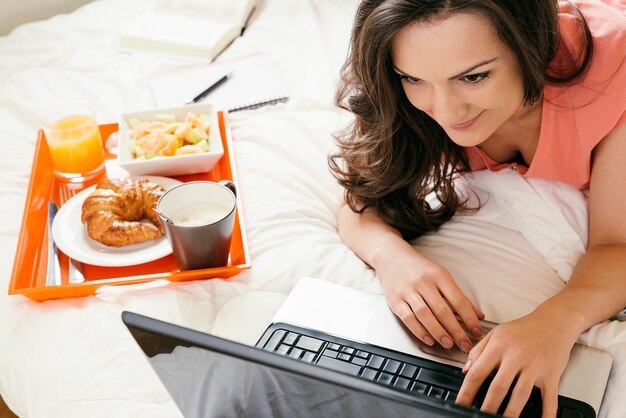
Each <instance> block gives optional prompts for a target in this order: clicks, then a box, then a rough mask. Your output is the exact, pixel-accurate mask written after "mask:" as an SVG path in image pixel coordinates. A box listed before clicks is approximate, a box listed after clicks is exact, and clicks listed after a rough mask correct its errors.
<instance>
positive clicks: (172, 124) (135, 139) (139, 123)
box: [128, 112, 211, 160]
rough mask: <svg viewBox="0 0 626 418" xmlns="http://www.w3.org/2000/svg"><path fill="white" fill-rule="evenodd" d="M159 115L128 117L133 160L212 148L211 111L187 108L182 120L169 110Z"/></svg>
mask: <svg viewBox="0 0 626 418" xmlns="http://www.w3.org/2000/svg"><path fill="white" fill-rule="evenodd" d="M156 119H157V120H153V121H145V120H139V119H130V120H129V121H128V124H129V126H130V128H131V129H130V131H129V141H128V148H129V150H130V153H131V155H132V157H133V160H143V159H151V158H157V157H169V156H172V155H185V154H198V153H202V152H208V151H209V132H210V130H211V122H210V118H209V115H206V114H204V113H200V114H195V113H194V112H187V115H186V116H185V119H184V120H182V121H179V120H177V118H176V116H175V115H170V114H161V115H157V116H156Z"/></svg>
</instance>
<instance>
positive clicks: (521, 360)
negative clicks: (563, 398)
mask: <svg viewBox="0 0 626 418" xmlns="http://www.w3.org/2000/svg"><path fill="white" fill-rule="evenodd" d="M566 321H567V318H565V317H560V316H559V315H558V314H555V315H550V314H549V313H547V312H542V311H539V310H538V311H535V312H533V313H531V314H529V315H527V316H525V317H522V318H520V319H517V320H515V321H511V322H507V323H504V324H502V325H499V326H497V327H496V328H494V329H493V330H492V331H491V332H490V333H489V334H487V336H485V338H483V340H482V341H480V342H479V343H478V344H476V346H475V347H474V348H473V349H472V351H471V352H470V354H469V356H468V357H469V358H468V361H467V363H466V365H465V367H464V368H463V371H464V372H465V373H466V376H465V380H464V381H463V385H462V386H461V390H460V391H459V394H458V396H457V403H459V404H462V405H470V404H471V403H472V401H473V399H474V397H475V396H476V393H477V392H478V389H479V388H480V386H481V385H482V383H483V382H484V381H485V379H486V378H487V376H489V374H490V373H492V372H493V371H496V370H497V372H496V374H495V377H494V378H493V381H492V382H491V384H490V385H489V389H488V391H487V394H486V396H485V399H484V401H483V404H482V407H481V410H482V411H485V412H491V413H496V412H497V411H498V409H499V407H500V404H501V403H502V400H503V399H504V397H505V396H506V394H507V393H508V391H509V389H510V388H511V386H512V384H513V381H514V379H515V378H517V381H516V382H515V386H514V387H513V391H512V394H511V398H510V400H509V403H508V405H507V407H506V410H505V411H504V416H506V417H518V416H519V414H520V413H521V412H522V409H523V408H524V405H525V404H526V402H527V401H528V398H529V397H530V392H531V390H532V388H533V386H537V387H538V388H539V389H540V390H541V399H542V404H543V413H542V417H543V418H551V417H556V412H557V406H558V387H559V381H560V379H561V375H562V374H563V371H564V370H565V366H566V365H567V361H568V359H569V354H570V351H571V349H572V347H573V345H574V343H575V342H576V338H577V337H578V335H577V334H576V333H574V332H572V331H571V328H572V327H568V326H567V325H568V322H566Z"/></svg>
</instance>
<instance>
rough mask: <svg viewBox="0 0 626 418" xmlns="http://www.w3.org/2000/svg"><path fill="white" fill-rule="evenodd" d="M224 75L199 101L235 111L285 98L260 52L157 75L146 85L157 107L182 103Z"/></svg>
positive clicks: (273, 70) (268, 62) (286, 98)
mask: <svg viewBox="0 0 626 418" xmlns="http://www.w3.org/2000/svg"><path fill="white" fill-rule="evenodd" d="M226 74H230V77H229V78H228V80H227V81H226V82H225V83H223V84H221V85H220V86H219V87H218V88H216V89H215V90H213V91H212V92H211V93H210V94H209V95H207V96H206V97H204V98H203V99H202V100H200V103H212V104H213V105H214V106H215V107H216V108H217V109H224V110H228V111H230V112H235V111H238V110H245V109H254V108H257V107H261V106H265V105H269V104H276V103H280V102H284V101H287V100H288V99H289V95H288V94H287V89H286V87H285V85H284V83H283V82H282V80H281V79H280V77H279V75H278V73H277V72H276V70H275V69H274V67H273V66H272V63H271V61H270V59H269V57H267V56H266V55H262V54H258V55H253V56H250V57H246V58H242V59H238V60H234V61H228V62H223V63H216V64H210V65H203V66H201V67H195V68H193V69H190V70H183V71H178V72H175V73H171V74H166V75H161V76H157V77H154V78H151V79H150V80H149V85H150V89H151V91H152V95H153V97H154V100H155V101H156V104H157V106H158V107H175V106H183V105H185V103H187V102H188V101H189V100H190V99H191V98H193V97H195V96H197V95H198V94H199V93H200V92H202V91H203V90H204V89H206V88H207V87H208V86H210V85H212V84H213V83H215V82H216V81H217V80H219V79H220V78H221V77H223V76H224V75H226Z"/></svg>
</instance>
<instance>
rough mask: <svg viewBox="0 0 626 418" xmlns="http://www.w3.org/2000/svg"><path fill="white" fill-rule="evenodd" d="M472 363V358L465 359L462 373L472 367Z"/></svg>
mask: <svg viewBox="0 0 626 418" xmlns="http://www.w3.org/2000/svg"><path fill="white" fill-rule="evenodd" d="M472 364H474V360H472V359H471V358H468V359H467V362H465V365H464V366H463V370H462V371H463V373H465V372H467V371H468V370H469V369H470V367H472Z"/></svg>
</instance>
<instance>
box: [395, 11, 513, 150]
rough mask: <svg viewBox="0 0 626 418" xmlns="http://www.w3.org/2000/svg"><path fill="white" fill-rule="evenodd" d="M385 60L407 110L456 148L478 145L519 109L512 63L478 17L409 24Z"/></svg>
mask: <svg viewBox="0 0 626 418" xmlns="http://www.w3.org/2000/svg"><path fill="white" fill-rule="evenodd" d="M391 54H392V56H391V57H392V61H393V65H394V69H395V71H396V73H397V74H398V76H399V77H400V78H401V80H402V86H403V88H404V91H405V93H406V95H407V98H408V99H409V101H410V102H411V104H413V106H415V107H416V108H418V109H420V110H422V111H423V112H425V113H427V114H428V115H429V116H430V117H431V118H433V119H434V120H435V121H436V122H437V123H438V124H439V125H441V127H442V128H443V129H444V130H445V131H446V133H447V134H448V136H449V137H450V138H451V139H452V140H453V141H454V142H455V143H457V144H459V145H461V146H465V147H469V146H475V145H478V144H480V143H482V142H483V141H485V140H486V139H487V138H489V137H490V136H491V135H492V134H493V133H494V132H495V131H496V130H497V129H498V128H499V127H500V126H501V125H502V124H503V123H504V122H506V121H507V120H508V119H509V118H510V117H511V116H512V115H514V114H515V113H516V112H517V111H519V110H521V109H522V107H523V101H524V85H523V81H522V77H521V74H520V70H519V65H518V64H517V60H516V58H515V56H514V55H513V53H512V52H511V51H510V50H509V49H508V48H507V47H506V46H505V45H504V44H503V43H502V42H501V41H500V39H499V38H498V34H497V33H496V31H495V29H494V28H493V26H492V25H491V24H490V22H489V21H488V20H487V19H486V18H485V17H483V16H482V15H480V14H470V13H462V14H453V15H451V16H449V17H446V18H443V19H437V20H434V21H432V22H428V23H424V22H417V23H414V24H411V25H409V26H407V27H406V28H404V29H403V30H402V31H400V32H399V33H398V34H397V35H396V37H395V38H394V41H393V43H392V51H391Z"/></svg>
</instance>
